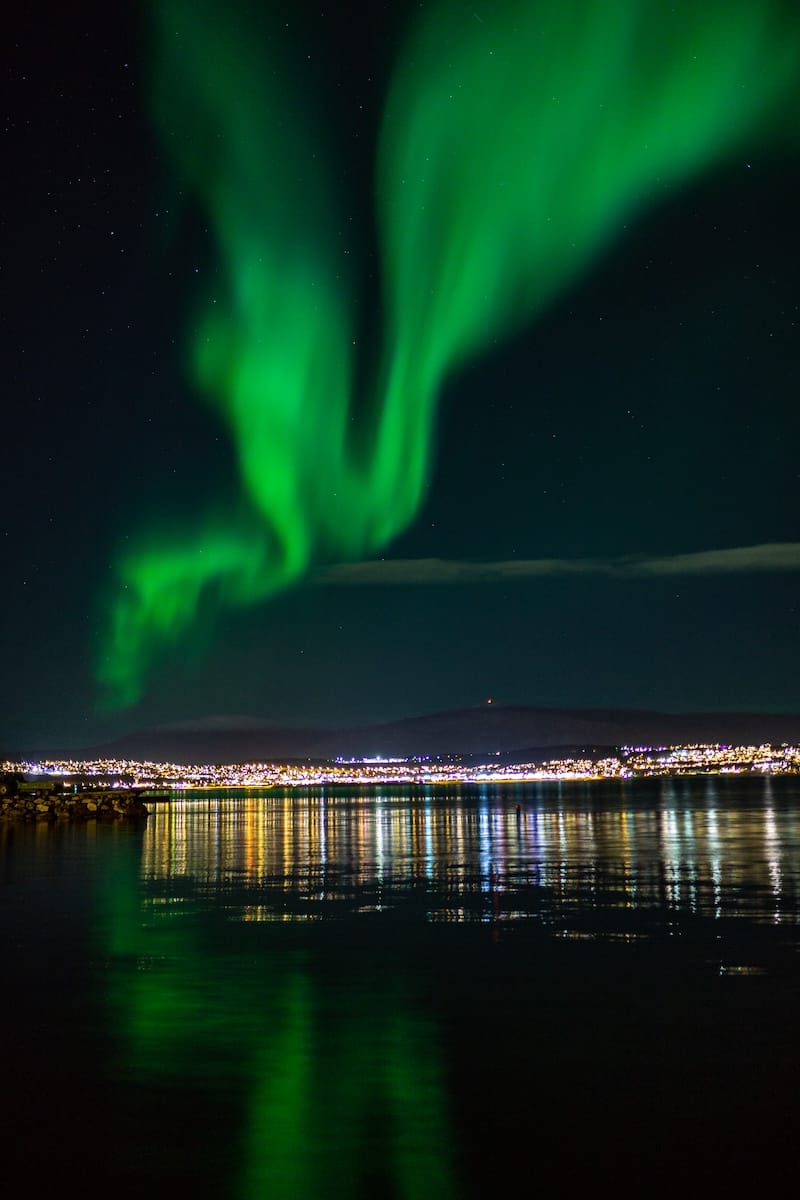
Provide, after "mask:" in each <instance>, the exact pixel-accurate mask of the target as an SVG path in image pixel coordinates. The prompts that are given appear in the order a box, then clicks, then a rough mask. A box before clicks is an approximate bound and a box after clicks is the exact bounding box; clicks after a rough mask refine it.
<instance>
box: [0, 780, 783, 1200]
mask: <svg viewBox="0 0 800 1200" xmlns="http://www.w3.org/2000/svg"><path fill="white" fill-rule="evenodd" d="M517 806H519V809H518V808H517ZM0 846H1V847H2V857H1V858H0V862H2V870H1V872H0V937H2V946H3V964H4V982H3V987H2V1004H1V1005H0V1015H1V1016H2V1020H3V1030H4V1037H3V1044H4V1051H3V1067H2V1082H3V1087H2V1093H3V1106H4V1111H3V1114H2V1124H1V1125H0V1128H2V1132H3V1146H4V1159H5V1166H6V1171H7V1172H8V1171H11V1170H12V1169H13V1168H14V1167H16V1169H17V1170H19V1171H21V1172H23V1175H24V1177H25V1178H27V1180H28V1182H29V1184H30V1185H31V1186H32V1187H33V1188H34V1192H35V1194H40V1193H42V1192H43V1190H44V1189H45V1188H48V1187H52V1186H56V1187H58V1188H59V1189H60V1190H61V1189H64V1188H66V1187H67V1186H68V1185H75V1186H77V1187H79V1188H80V1189H81V1192H82V1193H83V1194H84V1195H86V1194H89V1195H95V1194H97V1195H100V1194H101V1193H103V1194H105V1193H107V1192H108V1191H109V1189H113V1193H114V1194H115V1195H131V1196H133V1195H136V1196H140V1195H144V1194H147V1195H149V1196H156V1197H158V1196H172V1195H173V1194H177V1195H184V1194H191V1195H193V1196H201V1197H215V1198H216V1197H226V1198H227V1197H231V1198H233V1197H235V1198H243V1200H249V1198H250V1197H261V1196H263V1197H269V1198H282V1197H315V1198H316V1197H362V1196H363V1197H371V1196H381V1197H387V1198H390V1200H391V1198H392V1197H398V1198H401V1197H402V1198H411V1197H428V1196H430V1197H437V1198H447V1197H461V1196H463V1197H482V1196H486V1195H496V1194H500V1193H502V1192H504V1191H509V1190H512V1189H513V1190H514V1191H518V1190H521V1189H524V1190H525V1192H526V1193H529V1192H533V1191H535V1190H538V1189H541V1188H542V1187H548V1188H558V1189H559V1190H560V1191H562V1192H564V1191H566V1192H570V1191H572V1190H573V1189H576V1188H578V1187H581V1188H582V1187H586V1186H595V1187H596V1186H600V1185H601V1184H603V1185H605V1183H611V1184H612V1185H613V1186H614V1187H625V1188H633V1187H647V1189H648V1192H649V1193H650V1194H652V1193H656V1194H662V1193H666V1192H667V1191H672V1190H674V1189H675V1188H676V1187H684V1186H686V1184H687V1182H688V1181H691V1182H692V1184H693V1186H695V1187H707V1188H708V1189H709V1190H710V1191H713V1192H716V1191H718V1190H719V1189H720V1187H722V1186H728V1185H731V1184H734V1183H736V1184H738V1185H739V1186H740V1187H741V1185H742V1184H743V1183H750V1184H753V1185H755V1184H758V1186H759V1187H760V1188H763V1187H765V1186H766V1185H767V1184H768V1183H770V1182H773V1183H775V1184H778V1183H780V1181H781V1178H782V1175H783V1172H784V1171H788V1170H789V1169H790V1168H793V1157H792V1155H793V1129H792V1117H793V1114H794V1112H795V1109H796V1101H795V1095H794V1093H795V1080H796V1074H797V1066H798V1051H799V1050H800V1031H799V1030H798V1021H797V1014H798V1011H800V1008H799V1007H798V1002H799V1001H800V957H798V949H799V948H800V779H792V778H783V779H781V778H776V779H768V778H767V779H747V778H733V777H731V778H724V777H722V778H713V779H712V778H709V779H705V778H694V779H672V780H651V781H645V782H644V783H642V782H638V783H636V784H633V783H626V784H617V783H613V784H612V783H603V784H599V783H598V784H589V785H576V784H570V785H557V784H543V785H539V786H536V787H517V788H514V787H504V788H472V789H469V788H462V789H460V790H459V789H441V790H429V791H424V790H419V791H417V792H414V793H413V794H409V793H407V792H405V793H404V792H401V791H386V792H382V793H369V794H359V795H354V794H352V793H349V792H344V791H338V792H337V791H328V792H326V793H324V794H322V793H319V792H313V793H312V792H309V793H294V794H291V795H290V794H279V793H275V792H263V793H247V794H242V793H215V794H202V795H200V796H194V797H187V796H177V797H174V798H172V799H171V801H169V802H160V803H158V804H156V805H155V806H154V807H153V813H152V815H151V817H150V819H149V820H148V822H147V825H146V828H144V829H143V830H132V829H126V828H121V827H109V826H98V827H95V826H93V825H89V826H75V827H60V826H41V825H37V826H31V825H25V826H22V825H14V826H11V825H7V826H3V827H0Z"/></svg>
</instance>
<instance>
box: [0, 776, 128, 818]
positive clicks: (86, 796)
mask: <svg viewBox="0 0 800 1200" xmlns="http://www.w3.org/2000/svg"><path fill="white" fill-rule="evenodd" d="M147 816H148V809H147V806H146V805H145V804H144V803H143V802H142V799H141V795H140V792H139V791H138V790H136V789H135V788H89V789H83V790H80V791H72V790H67V789H66V788H64V789H61V788H58V787H47V786H45V787H31V786H30V785H26V784H24V783H20V782H19V781H17V780H16V779H15V778H14V777H13V776H12V777H10V778H9V777H8V776H5V777H0V820H22V821H65V820H66V821H143V820H144V819H145V818H146V817H147Z"/></svg>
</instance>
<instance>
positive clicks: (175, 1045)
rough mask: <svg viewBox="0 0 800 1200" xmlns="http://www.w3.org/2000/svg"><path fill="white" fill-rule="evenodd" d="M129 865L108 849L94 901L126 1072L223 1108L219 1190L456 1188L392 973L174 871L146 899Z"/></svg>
mask: <svg viewBox="0 0 800 1200" xmlns="http://www.w3.org/2000/svg"><path fill="white" fill-rule="evenodd" d="M138 870H139V860H138V854H137V853H136V852H134V851H133V848H131V853H130V854H128V855H127V856H125V855H124V854H122V855H121V856H120V858H118V859H116V861H115V869H114V872H113V875H112V874H110V873H109V874H108V875H107V877H106V879H105V883H104V895H103V897H102V899H103V904H102V906H101V907H102V911H103V912H104V913H105V927H104V929H103V935H102V936H103V947H104V951H105V953H106V954H107V955H110V967H111V970H110V972H109V980H110V1001H111V1005H112V1008H113V1009H114V1010H115V1016H116V1020H117V1023H118V1026H119V1029H120V1031H121V1037H122V1042H123V1051H122V1054H123V1064H122V1069H123V1073H124V1074H125V1076H126V1077H127V1079H128V1080H129V1081H130V1082H131V1083H132V1084H135V1085H136V1086H137V1087H139V1088H143V1089H144V1090H145V1092H147V1093H151V1094H157V1093H159V1092H165V1091H169V1092H171V1093H172V1094H173V1095H174V1097H175V1102H176V1103H177V1104H180V1103H181V1102H182V1097H184V1096H185V1097H189V1096H190V1097H191V1100H192V1103H193V1104H194V1105H195V1106H196V1105H197V1103H198V1101H201V1102H202V1103H203V1104H207V1105H208V1106H209V1107H211V1108H215V1107H216V1108H219V1110H220V1112H222V1113H224V1112H226V1111H228V1112H229V1111H233V1112H234V1113H235V1117H234V1118H233V1119H232V1122H231V1125H230V1128H232V1129H234V1133H233V1134H232V1139H233V1142H234V1143H237V1144H238V1150H237V1152H236V1157H237V1158H238V1170H239V1174H240V1179H239V1182H238V1184H236V1185H234V1186H232V1187H231V1189H230V1194H232V1195H237V1194H238V1195H241V1196H242V1197H245V1198H247V1200H249V1198H251V1197H256V1196H269V1197H288V1196H298V1197H299V1196H309V1197H310V1196H322V1195H325V1196H358V1195H361V1194H383V1195H386V1196H397V1197H403V1198H414V1197H428V1196H434V1195H435V1196H437V1197H447V1196H450V1195H453V1194H455V1189H454V1182H453V1171H452V1163H451V1156H450V1145H451V1138H450V1135H449V1123H448V1117H447V1105H446V1098H445V1093H444V1080H443V1073H442V1066H441V1050H440V1047H439V1045H438V1039H437V1032H436V1029H435V1026H434V1024H433V1022H432V1021H431V1019H430V1018H429V1017H428V1016H427V1015H426V1014H425V1012H424V1011H422V1009H421V1006H420V1005H419V1004H418V1001H417V998H416V996H415V992H414V987H413V984H410V983H409V982H408V981H407V980H406V979H405V977H401V974H400V971H399V969H398V970H395V969H389V970H387V969H386V967H385V965H384V967H383V968H382V969H376V968H374V967H371V966H369V965H363V964H361V963H360V962H359V961H358V954H356V955H355V956H354V955H353V953H352V949H353V948H352V947H351V948H350V949H348V947H347V945H346V944H345V946H344V949H343V952H342V955H341V962H339V961H338V960H336V961H331V960H330V958H328V959H326V960H325V961H324V962H323V961H321V960H320V959H319V958H318V956H317V955H315V953H313V952H312V950H310V949H309V948H308V947H302V948H298V947H297V946H296V945H293V944H289V943H287V942H286V939H285V938H280V937H278V936H276V932H277V933H278V934H279V933H280V931H276V930H275V929H274V928H272V927H268V926H265V925H263V924H259V925H248V924H242V923H239V922H236V923H233V922H230V921H228V919H227V917H226V915H225V913H224V912H221V911H214V912H211V913H209V911H207V910H203V911H202V912H201V911H200V906H199V904H198V902H197V900H196V898H195V897H194V896H193V895H192V894H191V891H190V885H189V883H188V882H187V881H186V880H184V888H185V894H183V895H181V894H180V893H179V889H178V887H175V888H174V889H173V891H172V893H171V894H170V895H168V896H163V895H162V896H160V897H155V896H153V895H149V894H148V892H147V889H146V887H143V885H142V884H141V882H140V880H139V877H138ZM226 1127H227V1126H225V1123H224V1120H223V1121H221V1122H220V1128H226ZM165 1136H169V1135H168V1133H167V1134H166V1135H165ZM162 1150H163V1151H164V1152H165V1153H166V1154H167V1155H169V1154H170V1150H169V1148H166V1149H165V1150H164V1148H162ZM203 1153H204V1147H203V1146H202V1145H199V1146H198V1147H197V1154H198V1156H200V1157H202V1155H203ZM173 1165H174V1164H173ZM196 1167H197V1164H194V1168H195V1169H196Z"/></svg>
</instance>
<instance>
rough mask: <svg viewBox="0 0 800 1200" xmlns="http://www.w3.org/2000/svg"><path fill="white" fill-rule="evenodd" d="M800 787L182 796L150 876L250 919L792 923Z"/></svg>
mask: <svg viewBox="0 0 800 1200" xmlns="http://www.w3.org/2000/svg"><path fill="white" fill-rule="evenodd" d="M798 797H800V788H798V786H797V784H795V782H794V781H791V780H785V779H784V780H780V781H776V782H773V781H771V780H769V779H766V780H761V779H755V780H753V779H749V780H744V781H742V780H725V779H722V780H719V779H714V778H709V779H703V780H698V779H692V780H659V781H648V783H646V784H642V783H638V784H635V785H630V784H627V785H625V784H623V785H617V784H614V785H598V784H596V783H595V784H589V785H578V786H575V785H570V786H568V787H567V786H564V785H553V784H541V785H537V786H534V787H525V788H522V787H520V788H508V787H506V788H491V787H481V788H472V789H467V788H462V789H446V790H445V789H441V790H433V789H431V790H428V791H419V792H416V793H413V794H408V793H407V792H402V791H399V790H398V791H396V792H384V793H379V794H367V793H360V794H352V793H349V792H344V791H343V792H336V791H329V792H317V791H308V792H299V793H298V792H295V793H278V792H266V793H260V794H243V793H235V792H229V793H212V794H203V795H202V796H194V797H187V796H186V795H185V794H180V795H177V796H176V797H174V798H173V799H172V800H171V801H169V802H168V803H159V804H156V805H154V807H153V812H152V815H151V817H150V819H149V821H148V824H147V830H146V833H145V838H144V845H143V851H142V877H143V879H144V880H147V881H149V882H150V883H151V884H152V885H155V887H156V892H157V891H158V885H159V884H161V885H168V883H169V881H170V880H175V879H178V878H181V877H185V878H191V879H192V881H193V884H194V886H195V888H196V889H198V890H199V892H200V894H202V895H205V896H206V897H207V898H208V899H209V900H211V899H213V901H214V902H215V903H216V902H217V901H218V900H219V899H220V897H221V896H224V895H225V894H226V893H227V894H228V897H229V899H230V903H231V914H230V915H232V916H233V915H239V916H241V917H242V918H243V919H246V920H254V919H257V920H325V919H331V918H336V917H342V916H345V915H349V914H353V913H357V912H379V913H393V914H395V915H401V914H403V913H408V912H414V913H415V914H417V915H423V916H424V918H425V919H426V920H430V921H474V920H480V921H499V920H506V921H508V920H520V919H533V920H539V921H542V922H544V923H545V924H547V925H551V926H555V932H560V933H562V934H563V933H566V932H569V930H570V928H571V925H572V924H574V922H575V921H576V920H579V921H580V922H581V924H582V925H584V926H585V925H586V924H587V922H588V923H591V919H592V914H593V913H594V914H595V915H596V916H597V917H598V918H599V917H601V916H604V917H606V918H608V917H609V916H610V915H612V914H615V913H616V914H621V913H622V914H624V913H627V914H628V915H629V916H631V917H635V918H637V919H639V920H642V919H644V918H647V917H651V918H652V919H653V920H654V921H655V922H656V923H657V924H661V923H663V921H664V920H665V919H668V918H669V916H670V914H674V915H679V914H695V915H697V916H700V917H712V918H722V917H747V918H749V919H750V920H753V921H758V922H771V923H779V922H782V921H786V922H789V923H794V922H796V921H797V918H798V912H800V813H799V811H798V809H797V808H796V805H795V801H796V800H797V799H798ZM234 910H237V911H234Z"/></svg>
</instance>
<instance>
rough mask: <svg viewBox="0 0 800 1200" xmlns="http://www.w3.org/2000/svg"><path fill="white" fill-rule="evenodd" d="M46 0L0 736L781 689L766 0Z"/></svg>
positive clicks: (29, 166) (17, 287) (774, 126)
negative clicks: (107, 3) (351, 0)
mask: <svg viewBox="0 0 800 1200" xmlns="http://www.w3.org/2000/svg"><path fill="white" fill-rule="evenodd" d="M48 14H49V16H48V20H47V22H45V23H44V25H40V24H36V23H35V22H34V20H33V17H32V16H30V17H29V16H27V15H26V14H24V13H22V12H20V13H18V14H17V15H16V16H15V22H14V25H13V28H12V29H11V30H10V34H9V71H10V75H9V78H10V79H11V81H12V85H13V87H12V95H13V100H12V105H11V108H10V110H9V111H10V114H11V115H10V117H9V127H8V130H7V146H8V162H9V172H8V178H9V187H8V190H9V201H8V213H9V216H8V228H9V229H10V230H11V231H13V236H12V237H11V238H10V239H9V254H8V263H7V267H6V270H7V288H8V295H9V296H10V297H13V303H12V304H11V305H10V306H9V312H8V317H7V325H6V329H7V345H8V348H9V370H8V386H9V396H10V399H11V403H10V404H9V406H8V418H7V419H8V428H7V444H8V446H9V447H10V448H12V449H11V453H9V454H8V455H7V457H6V461H5V464H4V471H5V475H4V489H5V495H6V498H7V499H6V509H5V520H4V523H3V524H2V527H0V536H2V538H3V542H2V543H0V544H3V545H4V548H5V552H6V562H7V564H8V571H7V576H8V578H7V583H6V586H5V589H4V591H3V593H2V599H1V600H0V603H1V604H2V611H3V617H2V623H3V629H4V632H5V633H6V635H7V636H6V637H5V638H4V643H3V652H4V659H3V661H4V664H5V669H6V671H7V673H8V675H9V678H11V679H13V680H14V687H13V689H9V691H8V694H7V696H6V697H5V699H4V701H3V709H2V712H0V733H4V734H5V742H6V744H7V747H8V748H10V749H14V748H15V747H17V746H34V745H37V744H44V743H45V742H47V741H48V740H50V741H52V740H53V739H55V741H56V743H59V744H60V743H62V742H71V743H72V744H77V745H88V744H90V743H91V742H92V741H93V740H94V741H99V740H102V738H103V737H104V736H106V734H112V733H113V732H114V731H116V730H122V729H124V728H125V727H126V725H127V724H129V723H132V724H134V725H142V724H147V723H155V724H157V723H159V722H172V721H182V720H188V721H192V720H194V719H198V720H199V719H202V718H205V717H207V716H211V715H214V714H219V715H220V716H225V715H226V714H237V713H240V714H247V715H248V716H249V715H252V716H254V717H257V718H266V719H270V720H275V721H294V722H303V721H310V722H312V723H314V722H324V723H330V722H331V721H332V720H339V719H342V720H345V721H365V720H373V719H381V718H384V717H386V718H391V717H395V716H400V715H404V714H408V713H412V712H421V711H431V710H433V709H435V708H444V707H458V706H469V705H472V704H476V703H482V702H483V701H484V700H485V698H486V696H488V695H493V696H495V697H496V699H498V700H499V701H500V702H503V701H507V702H510V703H512V702H513V703H541V704H553V705H566V706H570V705H581V704H588V705H595V706H599V707H602V706H604V705H607V704H616V705H623V706H626V705H627V706H634V707H635V706H640V707H659V706H663V707H666V708H671V709H673V710H679V709H688V708H697V707H705V708H716V707H723V708H725V707H727V708H732V707H735V708H740V709H770V708H775V709H779V710H783V711H786V710H793V709H795V708H797V701H796V697H795V692H794V684H793V679H794V678H795V677H796V668H797V667H800V639H798V638H797V636H796V621H797V608H796V600H795V594H796V566H795V563H796V561H800V560H798V559H797V556H796V554H795V553H794V550H793V547H795V546H796V545H797V544H798V540H799V539H800V531H798V528H797V517H796V513H797V504H796V498H797V470H796V464H795V462H794V454H793V449H792V448H793V446H794V445H796V438H797V436H798V434H800V428H799V427H798V413H797V407H796V403H795V398H796V394H797V383H798V377H797V361H798V360H797V343H796V330H797V302H796V295H795V291H796V285H795V279H794V276H795V269H794V265H793V264H794V263H795V262H796V256H797V250H798V246H797V236H798V235H797V226H796V221H795V219H794V215H793V214H794V211H795V208H796V200H797V195H798V191H797V189H798V163H799V162H800V159H799V158H798V147H797V136H796V120H795V119H794V114H795V112H796V105H797V99H798V80H799V79H800V28H799V26H800V16H798V12H797V9H796V6H795V5H794V4H793V3H789V2H787V0H768V2H757V0H752V2H751V0H735V2H732V3H723V2H722V0H719V2H713V3H709V4H706V5H702V6H699V5H695V4H691V3H688V0H681V2H679V3H677V4H670V5H661V4H657V3H644V2H642V3H637V2H635V0H625V2H623V0H615V2H611V3H604V4H602V5H600V4H596V3H590V2H589V0H573V2H571V3H555V0H553V2H549V0H541V2H538V3H534V2H532V0H531V2H529V3H502V4H486V5H485V6H476V7H474V8H470V9H468V10H467V9H466V8H464V6H461V5H458V4H447V3H431V4H427V5H424V6H422V7H421V8H420V7H418V6H416V5H412V4H405V3H397V4H393V5H391V6H389V7H384V8H381V7H380V6H378V7H377V8H376V6H364V8H363V9H361V8H358V7H357V8H356V9H354V10H353V11H352V12H350V11H348V12H347V13H345V12H344V11H342V12H339V11H338V10H333V11H330V12H325V11H318V10H317V8H315V7H314V6H312V5H310V4H306V3H302V2H298V3H288V2H286V0H272V2H270V3H263V4H255V3H250V2H249V0H241V2H238V3H235V4H233V5H230V6H227V7H225V6H223V5H221V4H217V3H212V2H211V0H203V2H202V3H201V4H196V5H189V4H188V3H185V2H184V0H168V2H166V3H164V4H155V3H153V4H150V5H147V6H134V5H130V6H128V5H125V4H123V5H122V6H120V8H119V10H118V11H117V13H116V15H115V16H114V20H113V21H112V18H111V14H109V13H106V12H105V10H104V9H103V7H102V5H100V4H94V3H90V5H89V6H88V7H87V9H86V12H85V13H84V14H82V16H81V17H80V19H76V20H75V21H70V20H68V19H67V15H66V14H64V13H62V12H61V10H60V9H58V8H56V7H53V9H52V11H51V10H50V9H48ZM775 547H779V548H780V547H782V548H784V549H785V553H784V554H783V555H782V557H781V558H780V560H778V559H776V558H775V556H774V554H772V553H771V551H770V548H775ZM767 552H769V553H767ZM765 554H766V557H765ZM720 555H721V556H723V558H724V560H725V561H726V562H728V563H730V564H733V565H732V567H731V570H730V571H728V572H727V573H723V574H713V573H709V572H708V571H706V570H705V568H704V565H703V564H708V563H712V562H715V561H717V558H718V557H719V556H720ZM715 556H716V557H715ZM384 560H385V564H384ZM655 561H658V562H659V563H660V564H663V570H661V569H660V570H659V572H658V573H657V575H653V574H648V572H647V570H645V569H643V568H641V567H640V564H647V563H651V562H655ZM430 564H434V565H435V569H434V570H432V569H431V567H430ZM459 564H464V567H463V569H462V568H461V567H460V565H459ZM619 564H622V568H623V569H621V570H617V566H618V565H619ZM753 564H756V565H755V566H754V565H753ZM690 568H691V569H690ZM337 581H339V582H347V583H348V584H349V586H348V587H346V588H343V587H339V586H334V584H336V582H337ZM376 584H377V585H378V586H376ZM365 585H366V586H365ZM733 645H735V646H736V647H737V654H736V655H735V656H734V655H732V654H731V653H730V649H729V648H730V647H731V646H733ZM643 646H646V647H647V653H643V651H642V647H643Z"/></svg>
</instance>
